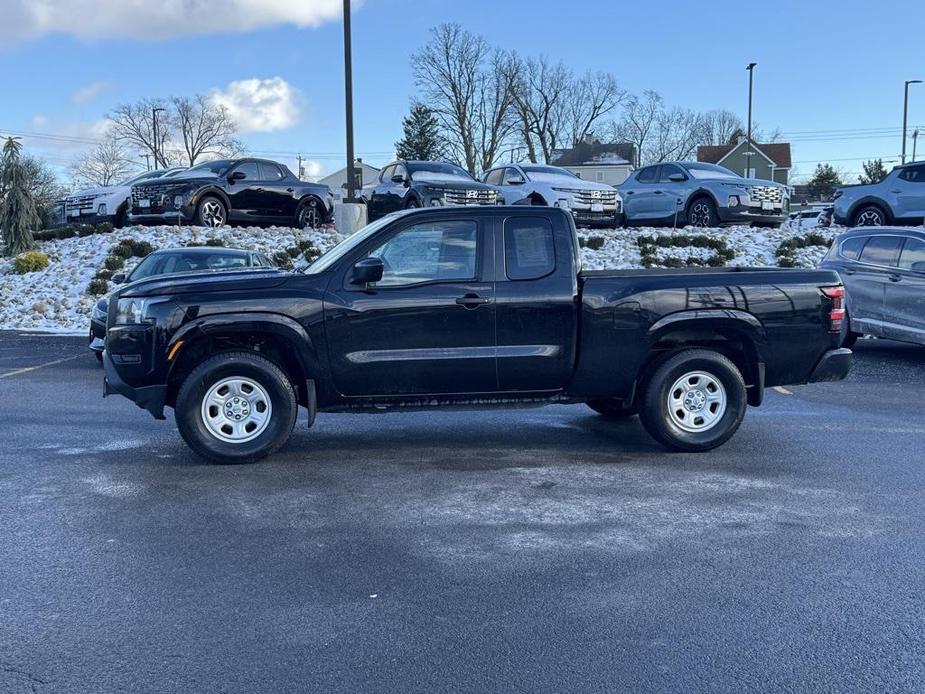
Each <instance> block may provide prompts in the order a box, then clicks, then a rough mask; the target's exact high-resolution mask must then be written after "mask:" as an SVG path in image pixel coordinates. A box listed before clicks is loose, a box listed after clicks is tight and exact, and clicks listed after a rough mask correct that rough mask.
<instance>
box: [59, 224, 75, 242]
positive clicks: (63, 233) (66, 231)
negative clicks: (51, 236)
mask: <svg viewBox="0 0 925 694" xmlns="http://www.w3.org/2000/svg"><path fill="white" fill-rule="evenodd" d="M75 236H77V228H76V227H74V226H70V225H68V226H63V227H58V228H57V229H55V237H56V238H58V239H72V238H74V237H75Z"/></svg>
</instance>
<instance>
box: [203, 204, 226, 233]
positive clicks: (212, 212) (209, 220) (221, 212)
mask: <svg viewBox="0 0 925 694" xmlns="http://www.w3.org/2000/svg"><path fill="white" fill-rule="evenodd" d="M202 221H203V222H205V224H206V226H209V227H221V226H225V208H224V206H222V203H220V202H219V201H218V200H206V201H205V202H204V203H202Z"/></svg>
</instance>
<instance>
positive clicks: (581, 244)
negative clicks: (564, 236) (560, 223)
mask: <svg viewBox="0 0 925 694" xmlns="http://www.w3.org/2000/svg"><path fill="white" fill-rule="evenodd" d="M578 247H579V248H587V247H588V240H587V239H586V238H585V237H584V236H579V237H578Z"/></svg>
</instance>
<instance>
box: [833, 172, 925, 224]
mask: <svg viewBox="0 0 925 694" xmlns="http://www.w3.org/2000/svg"><path fill="white" fill-rule="evenodd" d="M923 219H925V162H919V163H917V164H906V165H904V166H897V167H895V168H894V169H893V170H892V171H890V173H888V174H887V176H886V178H884V179H883V180H882V181H880V183H871V184H868V185H858V186H844V187H843V188H839V189H838V190H836V191H835V223H836V224H840V225H844V226H852V227H853V226H867V227H871V226H873V227H879V226H883V225H885V224H922V221H923Z"/></svg>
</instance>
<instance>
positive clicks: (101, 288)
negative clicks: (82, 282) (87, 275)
mask: <svg viewBox="0 0 925 694" xmlns="http://www.w3.org/2000/svg"><path fill="white" fill-rule="evenodd" d="M108 291H109V282H107V281H106V280H101V279H93V280H90V285H89V286H88V287H87V293H88V294H92V295H93V296H102V295H103V294H105V293H106V292H108Z"/></svg>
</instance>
